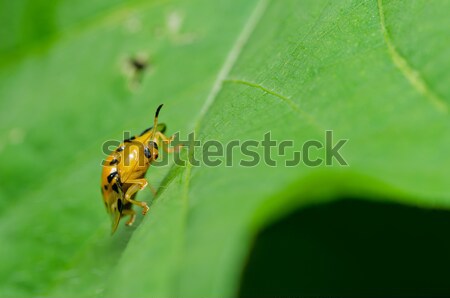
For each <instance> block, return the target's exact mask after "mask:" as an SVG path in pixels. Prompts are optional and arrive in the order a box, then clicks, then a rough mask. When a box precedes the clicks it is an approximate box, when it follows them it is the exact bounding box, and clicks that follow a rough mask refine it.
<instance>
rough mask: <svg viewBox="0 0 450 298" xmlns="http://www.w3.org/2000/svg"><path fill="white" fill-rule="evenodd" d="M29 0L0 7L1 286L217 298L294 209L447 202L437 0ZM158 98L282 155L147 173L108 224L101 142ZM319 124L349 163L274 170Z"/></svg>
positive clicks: (180, 127) (135, 122)
mask: <svg viewBox="0 0 450 298" xmlns="http://www.w3.org/2000/svg"><path fill="white" fill-rule="evenodd" d="M31 2H33V1H19V2H17V3H18V4H11V3H9V2H8V1H1V2H0V3H1V7H2V8H8V11H11V14H10V17H8V18H2V19H3V20H4V21H3V22H4V23H5V26H2V29H0V30H1V31H0V34H1V36H6V37H5V38H4V39H3V38H0V39H1V40H2V41H0V53H1V54H2V57H1V58H0V111H1V117H0V136H1V137H2V140H3V142H2V144H0V153H1V155H0V163H1V165H2V167H1V169H2V170H1V171H0V179H1V180H2V181H4V183H2V184H1V187H0V207H1V209H0V216H1V217H0V237H1V239H3V242H2V245H1V246H0V263H1V264H2V266H1V267H0V281H1V282H0V296H8V297H16V296H17V297H19V296H36V295H39V296H67V297H68V296H75V297H78V296H79V297H85V296H86V297H92V296H100V297H103V296H105V297H111V296H117V297H128V296H136V297H144V296H145V297H168V296H176V297H178V296H183V297H199V296H202V297H210V296H211V297H229V296H233V295H237V293H238V291H239V287H240V282H241V279H240V277H241V273H242V272H243V270H244V269H243V268H244V266H245V264H246V259H247V256H248V254H249V252H250V249H251V247H252V243H253V241H254V239H255V237H256V236H257V235H258V233H259V232H260V231H261V230H263V229H264V228H265V227H267V226H268V225H270V224H271V223H273V222H274V221H275V220H277V219H279V218H281V217H283V216H285V215H286V214H288V213H291V212H293V211H294V210H296V209H298V208H303V207H304V206H307V205H311V204H319V203H325V202H329V201H332V200H336V199H339V198H342V197H357V198H361V199H370V200H377V201H385V200H390V201H393V202H397V203H402V204H407V205H412V206H419V207H422V208H429V207H433V208H442V209H446V208H448V207H449V205H450V192H449V184H448V181H447V177H448V176H449V174H450V173H449V169H450V158H449V157H448V154H447V153H448V152H449V150H450V142H449V140H450V123H449V120H448V119H449V118H448V117H449V116H448V106H449V104H450V88H449V87H448V86H449V83H450V73H449V72H448V71H446V70H447V69H448V67H449V65H450V61H449V59H448V57H450V55H449V50H448V48H449V42H448V41H447V40H448V38H447V37H448V28H449V26H450V21H449V19H448V16H447V13H446V12H448V11H449V9H450V2H448V1H445V0H435V1H433V2H429V1H425V0H414V1H412V0H408V1H407V0H402V1H388V0H378V1H356V0H343V1H325V0H303V1H295V0H285V1H269V0H247V1H237V0H236V1H220V2H218V1H206V0H195V1H190V2H189V3H187V2H185V1H176V0H173V1H172V0H171V1H151V2H146V1H129V2H122V3H121V1H114V2H109V1H96V2H95V3H93V2H92V1H82V2H77V4H76V5H75V4H73V3H69V1H63V0H61V1H50V2H48V3H47V4H45V5H42V6H40V5H38V4H36V3H37V2H36V3H34V2H33V3H31ZM0 11H1V12H2V15H3V14H5V11H6V10H4V9H0ZM44 12H45V13H44ZM43 13H44V14H43ZM29 15H31V16H32V17H30V18H28V17H26V16H29ZM18 19H20V20H21V21H18ZM35 24H36V26H34V25H35ZM5 28H8V29H5ZM139 55H143V56H145V57H147V59H148V61H149V62H148V63H149V66H148V67H147V69H146V70H145V72H144V73H143V74H142V75H141V76H133V75H130V72H129V71H127V61H128V60H129V59H130V58H132V57H136V56H139ZM128 67H129V66H128ZM160 103H164V104H165V106H164V109H163V110H162V112H161V115H160V120H161V121H162V122H165V123H166V124H168V133H169V134H172V133H174V132H177V131H179V132H180V134H181V136H186V135H187V134H188V133H190V132H192V131H194V132H195V134H196V138H197V139H198V140H201V141H203V142H205V141H207V140H217V141H219V142H221V143H222V144H227V143H228V142H230V141H232V140H240V141H241V142H243V141H246V140H258V141H261V140H262V139H263V137H264V135H265V134H266V133H267V132H269V131H270V132H271V135H272V138H273V139H274V140H279V141H281V140H292V141H293V142H294V144H295V146H296V147H295V148H291V149H289V150H287V151H286V155H285V156H283V155H280V154H278V150H277V149H276V148H274V149H273V150H272V153H273V154H272V156H273V158H274V159H275V161H276V162H277V164H278V166H276V167H273V166H269V165H267V164H265V163H264V162H263V160H261V162H260V163H259V164H258V165H256V166H254V167H243V166H240V165H239V160H241V159H248V157H246V156H244V154H243V153H242V152H240V151H238V150H237V149H235V150H233V157H232V161H233V165H232V166H226V165H225V164H222V165H220V166H216V167H208V166H205V165H204V164H203V163H201V165H200V166H198V167H196V166H192V165H187V166H185V167H181V166H170V167H165V168H152V169H150V171H149V173H148V175H147V178H148V180H149V181H150V183H151V184H152V185H154V186H159V194H158V196H157V197H156V198H155V199H153V196H152V195H151V193H150V191H143V192H141V193H140V194H139V195H138V199H140V200H145V201H147V202H149V203H150V202H151V203H152V204H151V210H150V212H149V213H148V214H147V216H145V217H139V219H138V222H137V223H136V224H135V225H134V227H133V228H127V227H125V226H123V224H121V225H120V227H119V231H118V232H117V233H116V234H115V235H114V236H113V237H110V235H109V222H108V220H109V219H108V217H107V215H106V213H105V212H104V207H103V206H102V205H103V203H102V201H101V198H100V193H99V187H100V186H99V175H100V171H101V160H102V158H103V157H104V156H103V155H102V153H101V150H102V144H103V142H104V141H106V140H108V139H120V138H121V137H122V135H121V134H122V131H124V130H125V131H130V130H131V131H132V132H133V133H138V132H140V131H141V130H142V129H144V128H146V127H148V126H149V125H150V124H151V122H152V116H153V113H154V109H155V108H156V107H157V106H158V105H159V104H160ZM327 130H329V131H333V138H334V143H337V142H338V141H339V140H340V139H346V140H348V141H347V143H346V144H345V146H344V147H343V148H342V150H341V154H342V155H343V157H344V158H345V160H346V162H347V163H348V166H340V165H338V164H337V163H336V161H335V160H334V164H333V165H331V166H326V165H324V164H322V165H321V166H318V167H308V166H306V165H305V164H300V165H298V166H295V167H287V166H285V161H286V160H287V159H289V157H290V156H291V154H292V153H293V150H299V149H300V148H301V146H302V144H304V143H305V142H307V141H309V140H318V141H321V142H322V143H325V141H326V137H325V136H326V131H327ZM184 152H185V153H184V154H185V155H187V154H189V153H186V151H184ZM257 152H258V153H259V154H260V156H261V158H262V159H263V153H264V151H263V148H262V147H261V146H259V147H258V148H257ZM190 154H192V157H195V158H196V159H198V160H200V161H202V159H203V158H204V152H203V151H202V149H201V148H198V149H197V150H195V152H191V153H190ZM312 154H313V157H318V158H323V159H325V157H326V156H325V153H324V150H317V151H314V152H313V153H312ZM230 161H231V160H230Z"/></svg>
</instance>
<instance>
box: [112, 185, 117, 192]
mask: <svg viewBox="0 0 450 298" xmlns="http://www.w3.org/2000/svg"><path fill="white" fill-rule="evenodd" d="M112 190H114V191H115V192H116V193H119V187H118V186H117V184H113V186H112Z"/></svg>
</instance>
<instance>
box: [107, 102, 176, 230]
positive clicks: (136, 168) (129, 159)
mask: <svg viewBox="0 0 450 298" xmlns="http://www.w3.org/2000/svg"><path fill="white" fill-rule="evenodd" d="M162 106H163V105H160V106H159V107H158V109H157V110H156V113H155V118H154V123H153V127H150V128H148V129H146V130H144V131H143V132H142V133H141V134H140V135H139V136H133V137H131V138H129V139H126V140H124V141H123V143H121V144H120V145H119V147H117V149H116V150H115V151H114V152H113V153H111V154H110V155H109V156H108V157H107V158H106V159H105V161H104V162H103V170H102V176H101V187H102V195H103V201H104V203H105V207H106V211H107V212H108V213H109V215H110V216H111V221H112V226H111V228H112V231H111V234H113V233H114V232H115V231H116V229H117V226H118V225H119V221H120V219H121V218H122V217H124V216H127V215H128V216H129V219H128V221H127V222H126V224H127V225H129V226H131V225H132V224H133V222H134V220H135V218H136V212H135V211H134V210H133V208H132V207H133V205H137V206H139V207H141V208H142V214H144V215H145V214H146V213H147V211H148V210H149V207H148V206H147V203H145V202H142V201H137V200H135V196H136V193H137V192H138V191H139V190H142V189H144V188H145V187H146V186H147V185H148V182H147V180H146V179H145V178H144V177H145V174H146V173H147V170H148V168H149V167H150V164H151V163H152V162H153V161H154V160H156V159H157V158H158V144H159V145H163V144H162V142H166V143H167V144H164V145H166V146H164V148H165V149H166V151H167V152H173V151H174V150H175V149H177V148H169V146H168V145H169V144H170V142H171V141H172V140H173V136H172V137H170V138H168V137H166V136H165V135H164V132H165V130H166V125H165V124H163V123H160V124H158V115H159V111H160V110H161V108H162ZM152 192H153V193H154V194H156V192H155V191H154V190H153V189H152Z"/></svg>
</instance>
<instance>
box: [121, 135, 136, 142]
mask: <svg viewBox="0 0 450 298" xmlns="http://www.w3.org/2000/svg"><path fill="white" fill-rule="evenodd" d="M134 139H136V137H135V136H132V137H131V138H129V139H125V140H123V142H124V143H131V142H132V141H133V140H134Z"/></svg>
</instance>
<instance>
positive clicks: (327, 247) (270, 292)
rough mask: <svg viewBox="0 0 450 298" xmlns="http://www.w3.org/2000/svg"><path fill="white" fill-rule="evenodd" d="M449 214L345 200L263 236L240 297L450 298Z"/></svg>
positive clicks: (292, 218) (306, 212) (297, 216)
mask: <svg viewBox="0 0 450 298" xmlns="http://www.w3.org/2000/svg"><path fill="white" fill-rule="evenodd" d="M449 229H450V214H449V212H448V211H441V210H429V209H425V210H424V209H419V208H413V207H406V206H402V205H397V204H388V203H384V204H383V203H376V202H371V201H366V202H364V201H361V200H355V199H352V200H349V199H346V200H343V201H338V202H335V203H330V204H327V205H321V206H312V207H306V208H304V209H302V210H297V211H295V212H293V213H292V214H290V215H288V216H286V217H285V218H283V219H281V220H279V221H277V222H276V223H274V224H272V225H270V226H269V227H267V228H265V229H264V230H263V231H261V233H260V234H259V235H258V237H257V238H256V240H255V243H254V247H253V249H252V251H251V254H250V255H249V260H248V263H247V265H246V268H245V270H244V273H243V280H242V284H241V290H240V294H239V295H240V296H241V297H308V296H314V297H318V296H319V297H330V296H333V297H336V296H340V297H343V296H358V297H361V296H364V297H367V296H371V297H374V296H379V297H393V296H395V297H399V296H409V297H411V296H414V297H435V296H442V297H444V296H448V295H450V286H449V283H448V276H449V275H450V255H449V253H448V252H449V251H450V238H449V237H448V235H447V233H446V231H448V230H449Z"/></svg>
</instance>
